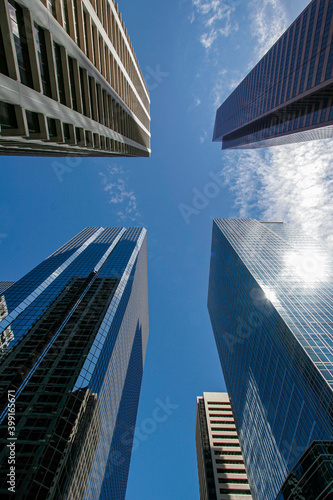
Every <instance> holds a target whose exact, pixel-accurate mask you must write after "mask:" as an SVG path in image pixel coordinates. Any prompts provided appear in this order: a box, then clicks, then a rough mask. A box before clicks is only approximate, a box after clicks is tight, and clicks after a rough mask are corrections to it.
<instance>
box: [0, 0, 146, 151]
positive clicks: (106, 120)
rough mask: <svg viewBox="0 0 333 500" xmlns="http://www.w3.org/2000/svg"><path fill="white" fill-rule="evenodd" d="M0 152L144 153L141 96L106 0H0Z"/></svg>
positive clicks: (127, 47) (125, 41) (115, 14)
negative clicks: (17, 0)
mask: <svg viewBox="0 0 333 500" xmlns="http://www.w3.org/2000/svg"><path fill="white" fill-rule="evenodd" d="M0 26H1V35H0V125H1V131H0V154H18V155H19V154H21V155H41V156H65V155H74V156H81V155H83V156H150V114H149V106H150V100H149V93H148V90H147V86H146V84H145V82H144V79H143V76H142V73H141V71H140V68H139V65H138V62H137V59H136V56H135V53H134V51H133V47H132V44H131V42H130V40H129V37H128V35H127V30H126V29H125V26H124V22H123V21H122V19H121V14H120V13H119V11H118V5H117V4H116V3H114V1H113V0H90V1H89V0H19V2H16V1H14V0H0Z"/></svg>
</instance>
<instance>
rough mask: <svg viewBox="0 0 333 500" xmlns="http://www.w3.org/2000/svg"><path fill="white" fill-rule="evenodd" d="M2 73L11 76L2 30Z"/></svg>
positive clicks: (0, 32) (0, 47) (0, 62)
mask: <svg viewBox="0 0 333 500" xmlns="http://www.w3.org/2000/svg"><path fill="white" fill-rule="evenodd" d="M0 73H2V74H3V75H6V76H9V72H8V65H7V60H6V53H5V46H4V43H3V34H2V31H1V30H0Z"/></svg>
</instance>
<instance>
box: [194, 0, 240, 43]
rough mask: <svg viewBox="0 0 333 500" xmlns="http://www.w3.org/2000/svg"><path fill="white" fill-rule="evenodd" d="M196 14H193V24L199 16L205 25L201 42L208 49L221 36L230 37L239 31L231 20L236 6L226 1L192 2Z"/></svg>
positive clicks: (196, 0) (201, 0)
mask: <svg viewBox="0 0 333 500" xmlns="http://www.w3.org/2000/svg"><path fill="white" fill-rule="evenodd" d="M192 6H193V7H194V9H195V12H192V15H191V17H190V23H191V24H192V23H193V22H194V19H195V14H197V19H199V20H200V21H201V23H202V25H203V33H202V35H201V36H200V42H201V43H202V45H203V46H204V47H205V48H206V49H210V48H211V47H212V45H213V43H214V42H215V40H217V39H218V38H219V37H220V36H223V37H228V36H229V35H230V34H231V33H232V32H233V31H237V30H238V24H237V23H236V22H235V21H233V20H232V19H231V16H232V13H233V12H234V10H235V5H233V3H231V4H230V3H229V2H227V1H225V0H192Z"/></svg>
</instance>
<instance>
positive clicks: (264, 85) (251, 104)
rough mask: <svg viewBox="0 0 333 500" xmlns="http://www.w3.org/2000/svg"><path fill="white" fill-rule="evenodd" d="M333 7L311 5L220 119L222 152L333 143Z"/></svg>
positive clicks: (217, 132) (316, 1) (316, 0)
mask: <svg viewBox="0 0 333 500" xmlns="http://www.w3.org/2000/svg"><path fill="white" fill-rule="evenodd" d="M332 14H333V1H332V0H313V1H312V2H310V4H309V5H308V7H307V8H306V9H305V10H304V11H303V12H302V14H301V15H300V16H299V17H298V18H297V19H296V21H295V22H294V23H293V24H292V25H291V26H290V27H289V28H288V29H287V30H286V32H285V33H284V34H283V35H282V36H281V37H280V38H279V40H278V41H277V42H276V43H275V44H274V45H273V47H272V48H271V49H270V50H269V51H268V52H267V53H266V54H265V56H264V57H263V58H262V59H261V60H260V61H259V63H258V64H257V65H256V66H255V67H254V69H253V70H252V71H251V72H250V73H249V74H248V75H247V76H246V77H245V78H244V80H243V81H242V82H241V83H240V84H239V85H238V87H237V88H236V89H235V90H234V91H233V92H232V94H231V95H230V96H229V97H228V99H227V100H226V101H225V102H224V103H223V104H222V105H221V106H220V108H219V109H218V110H217V113H216V120H215V128H214V134H213V140H214V141H222V149H229V148H259V147H267V146H275V145H279V144H289V143H294V142H301V141H308V140H313V139H325V138H328V137H333V75H332V70H333V44H332V35H333V20H332Z"/></svg>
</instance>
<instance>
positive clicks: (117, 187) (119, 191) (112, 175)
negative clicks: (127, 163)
mask: <svg viewBox="0 0 333 500" xmlns="http://www.w3.org/2000/svg"><path fill="white" fill-rule="evenodd" d="M99 175H100V176H101V179H102V185H103V190H104V191H106V192H107V194H108V196H109V200H108V202H109V203H110V204H112V205H116V206H117V216H118V218H119V219H121V220H124V219H130V220H132V221H134V220H135V219H136V218H137V217H138V216H139V215H140V214H139V212H138V209H137V201H136V196H135V194H134V192H133V191H131V190H130V189H129V188H128V186H127V182H128V180H127V177H126V174H125V171H124V169H123V168H122V167H121V166H118V165H110V166H108V167H107V169H106V172H99Z"/></svg>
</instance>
